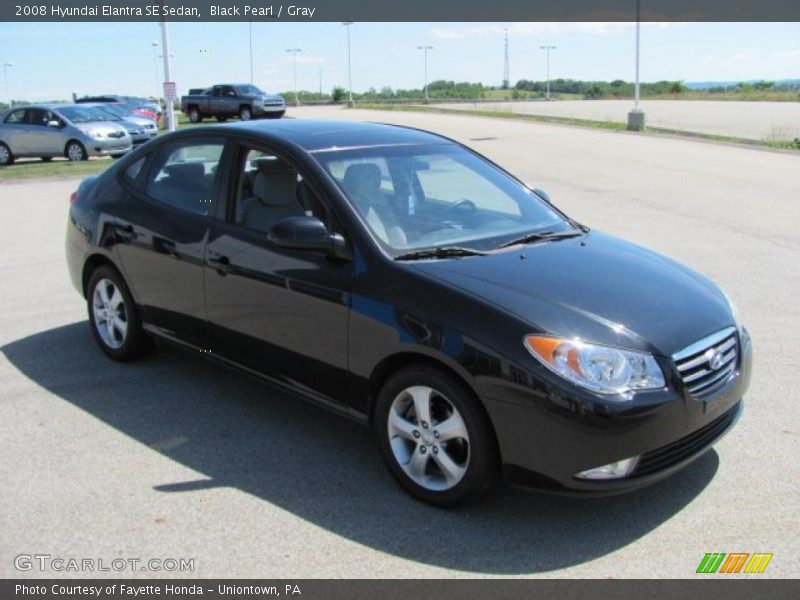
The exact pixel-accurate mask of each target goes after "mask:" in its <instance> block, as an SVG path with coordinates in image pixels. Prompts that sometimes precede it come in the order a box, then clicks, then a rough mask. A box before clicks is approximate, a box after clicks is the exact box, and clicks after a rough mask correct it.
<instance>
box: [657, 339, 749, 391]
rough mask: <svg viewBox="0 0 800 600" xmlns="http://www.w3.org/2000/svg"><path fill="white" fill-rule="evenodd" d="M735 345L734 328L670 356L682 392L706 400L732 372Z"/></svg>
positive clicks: (735, 361) (736, 350)
mask: <svg viewBox="0 0 800 600" xmlns="http://www.w3.org/2000/svg"><path fill="white" fill-rule="evenodd" d="M738 356H739V343H738V340H737V339H736V328H735V327H727V328H726V329H723V330H722V331H718V332H717V333H714V334H712V335H710V336H708V337H706V338H703V339H702V340H700V341H698V342H695V343H694V344H692V345H691V346H688V347H687V348H684V349H683V350H681V351H680V352H677V353H676V354H673V355H672V360H674V361H675V366H676V367H677V368H678V373H679V374H680V377H681V381H683V384H684V386H686V391H687V392H689V394H691V395H692V396H694V397H695V398H702V397H704V396H707V395H709V394H711V393H713V392H715V391H716V390H718V389H719V388H721V387H722V386H723V385H725V384H726V383H727V381H728V380H729V379H730V377H731V375H732V374H733V372H734V371H735V370H736V365H737V362H738V361H737V359H738Z"/></svg>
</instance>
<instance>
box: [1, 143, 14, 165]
mask: <svg viewBox="0 0 800 600" xmlns="http://www.w3.org/2000/svg"><path fill="white" fill-rule="evenodd" d="M13 164H14V155H13V154H11V149H10V148H9V147H8V146H6V145H5V144H3V143H2V142H0V167H4V166H6V165H13Z"/></svg>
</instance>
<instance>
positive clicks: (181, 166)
mask: <svg viewBox="0 0 800 600" xmlns="http://www.w3.org/2000/svg"><path fill="white" fill-rule="evenodd" d="M163 170H164V171H165V172H166V174H167V175H168V176H169V179H170V181H177V182H181V183H196V182H197V180H198V179H202V178H203V177H204V176H205V174H206V169H205V167H204V166H203V163H201V162H186V163H173V164H171V165H167V166H165V167H164V169H163Z"/></svg>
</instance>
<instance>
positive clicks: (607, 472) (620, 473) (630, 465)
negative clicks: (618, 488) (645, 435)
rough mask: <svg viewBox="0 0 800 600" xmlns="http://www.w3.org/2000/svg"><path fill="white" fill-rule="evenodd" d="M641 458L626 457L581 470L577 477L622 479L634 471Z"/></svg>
mask: <svg viewBox="0 0 800 600" xmlns="http://www.w3.org/2000/svg"><path fill="white" fill-rule="evenodd" d="M639 458H640V457H639V456H631V457H630V458H624V459H622V460H618V461H616V462H613V463H609V464H607V465H603V466H602V467H595V468H594V469H588V470H586V471H581V472H580V473H578V474H577V475H575V477H576V478H578V479H622V478H623V477H627V476H628V475H630V474H631V473H632V472H633V470H634V469H635V468H636V465H638V464H639Z"/></svg>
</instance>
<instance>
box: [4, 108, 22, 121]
mask: <svg viewBox="0 0 800 600" xmlns="http://www.w3.org/2000/svg"><path fill="white" fill-rule="evenodd" d="M5 122H6V123H8V124H9V125H13V124H20V123H24V122H25V109H24V108H20V109H18V110H14V111H11V113H10V114H9V115H8V116H7V117H6V120H5Z"/></svg>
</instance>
